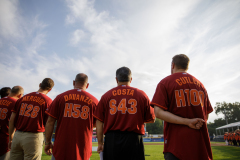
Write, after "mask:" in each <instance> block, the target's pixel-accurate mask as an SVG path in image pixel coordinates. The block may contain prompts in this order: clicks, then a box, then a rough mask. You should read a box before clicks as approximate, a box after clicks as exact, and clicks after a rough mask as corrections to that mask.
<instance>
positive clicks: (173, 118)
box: [154, 106, 205, 129]
mask: <svg viewBox="0 0 240 160" xmlns="http://www.w3.org/2000/svg"><path fill="white" fill-rule="evenodd" d="M154 112H155V116H156V117H157V118H159V119H162V120H164V121H166V122H169V123H174V124H181V125H186V126H188V127H190V128H193V129H200V128H201V127H202V125H203V123H204V122H205V121H204V120H203V119H201V118H193V119H189V118H182V117H179V116H177V115H174V114H172V113H171V112H168V111H165V110H163V109H162V108H160V107H158V106H154Z"/></svg>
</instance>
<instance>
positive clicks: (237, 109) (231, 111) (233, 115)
mask: <svg viewBox="0 0 240 160" xmlns="http://www.w3.org/2000/svg"><path fill="white" fill-rule="evenodd" d="M214 109H215V113H216V114H217V115H218V114H219V113H222V114H224V113H225V115H226V117H224V119H225V118H227V120H228V123H233V122H237V121H240V114H239V113H240V103H239V102H235V103H226V102H222V103H220V102H217V103H216V106H215V107H214Z"/></svg>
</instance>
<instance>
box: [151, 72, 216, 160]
mask: <svg viewBox="0 0 240 160" xmlns="http://www.w3.org/2000/svg"><path fill="white" fill-rule="evenodd" d="M151 105H152V106H157V107H160V108H162V109H164V110H167V111H169V112H171V113H173V114H174V115H177V116H179V117H184V118H202V119H204V120H205V124H204V125H203V126H202V128H201V129H199V130H196V129H191V128H189V127H188V126H185V125H178V124H173V123H168V122H164V151H163V152H171V153H172V154H174V155H175V156H176V157H177V158H179V159H184V160H193V159H194V160H210V159H212V150H211V146H210V139H209V135H208V130H207V117H208V114H209V113H210V112H212V111H213V109H212V106H211V104H210V102H209V99H208V94H207V91H206V89H205V88H204V86H203V84H202V83H201V82H200V81H199V80H197V79H196V78H195V77H193V76H192V75H190V74H188V73H186V72H181V73H174V74H172V75H170V76H168V77H166V78H164V79H163V80H161V81H160V82H159V84H158V86H157V89H156V91H155V94H154V96H153V99H152V102H151Z"/></svg>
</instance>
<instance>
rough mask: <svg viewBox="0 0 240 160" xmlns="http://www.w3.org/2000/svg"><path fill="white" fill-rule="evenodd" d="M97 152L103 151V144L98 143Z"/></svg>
mask: <svg viewBox="0 0 240 160" xmlns="http://www.w3.org/2000/svg"><path fill="white" fill-rule="evenodd" d="M97 152H98V154H100V152H103V144H98V148H97Z"/></svg>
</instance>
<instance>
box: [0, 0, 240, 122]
mask: <svg viewBox="0 0 240 160" xmlns="http://www.w3.org/2000/svg"><path fill="white" fill-rule="evenodd" d="M239 8H240V1H238V0H228V1H225V0H215V1H214V0H212V1H201V0H199V1H198V0H194V1H192V0H184V1H178V0H169V1H159V0H151V1H146V0H131V1H129V0H114V1H112V0H95V1H94V0H90V1H89V0H42V1H37V0H32V1H23V0H11V1H9V0H1V1H0V73H1V77H0V87H5V86H9V87H13V86H15V85H21V86H23V87H24V89H25V93H29V92H32V91H36V90H37V89H38V84H39V83H40V82H41V81H42V79H43V78H45V77H50V78H52V79H53V80H54V81H55V86H54V89H53V90H52V91H51V92H50V93H49V96H50V97H51V98H52V99H54V98H55V96H56V95H58V94H59V93H62V92H64V91H66V90H69V89H72V80H73V79H74V78H75V75H76V74H77V73H80V72H83V73H86V74H87V75H88V76H89V83H90V86H89V89H88V91H89V92H90V93H92V94H93V95H94V96H96V97H97V98H98V99H100V98H101V95H102V94H104V93H105V92H106V91H107V90H109V89H111V88H112V87H115V86H116V82H115V71H116V69H118V68H119V67H122V66H127V67H129V68H130V69H131V70H132V73H133V82H132V84H131V85H132V86H133V87H137V88H139V89H142V90H143V91H145V92H146V93H147V95H148V96H149V98H150V99H152V96H153V94H154V92H155V89H156V85H157V84H158V82H159V81H160V80H161V79H163V78H164V77H166V76H168V75H169V74H170V66H171V58H172V57H173V56H174V55H175V54H180V53H184V54H186V55H188V56H189V58H190V60H191V62H190V66H189V71H188V72H189V73H190V74H192V75H193V76H195V77H197V78H198V79H199V80H200V81H201V82H202V83H203V84H204V85H205V87H206V89H207V91H208V94H209V97H210V101H211V103H212V106H213V107H214V106H215V103H216V102H222V101H226V102H235V101H240V100H239V95H240V90H239V88H240V71H239V69H240V63H239V59H240V52H239V51H240V29H239V28H240V10H239ZM221 116H222V115H219V116H217V115H215V113H212V114H210V119H209V120H210V121H213V120H214V119H215V118H217V117H221Z"/></svg>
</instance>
